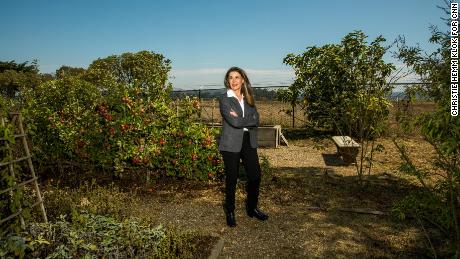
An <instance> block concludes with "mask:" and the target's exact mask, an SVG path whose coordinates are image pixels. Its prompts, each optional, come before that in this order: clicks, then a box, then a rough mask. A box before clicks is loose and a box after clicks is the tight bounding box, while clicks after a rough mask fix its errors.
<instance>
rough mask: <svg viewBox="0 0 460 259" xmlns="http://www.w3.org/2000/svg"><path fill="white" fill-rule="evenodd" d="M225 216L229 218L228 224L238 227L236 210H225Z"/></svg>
mask: <svg viewBox="0 0 460 259" xmlns="http://www.w3.org/2000/svg"><path fill="white" fill-rule="evenodd" d="M225 217H226V218H227V226H229V227H231V228H234V227H236V220H235V212H233V211H232V212H227V211H225Z"/></svg>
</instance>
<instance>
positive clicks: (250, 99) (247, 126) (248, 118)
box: [219, 67, 268, 227]
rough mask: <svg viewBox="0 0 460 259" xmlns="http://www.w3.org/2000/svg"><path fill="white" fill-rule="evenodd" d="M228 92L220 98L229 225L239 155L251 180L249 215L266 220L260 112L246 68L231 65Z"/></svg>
mask: <svg viewBox="0 0 460 259" xmlns="http://www.w3.org/2000/svg"><path fill="white" fill-rule="evenodd" d="M224 84H225V87H226V88H227V92H226V93H225V94H224V95H222V96H221V98H220V101H219V107H220V114H221V115H222V132H221V135H220V141H219V150H220V152H221V154H222V157H223V160H224V167H225V204H224V210H225V215H226V219H227V225H228V226H229V227H235V226H236V221H235V190H236V183H237V179H238V173H239V164H240V159H241V160H242V161H243V166H244V170H245V171H246V174H247V178H248V182H247V185H246V191H247V200H246V212H247V214H248V216H249V217H251V218H252V217H255V218H257V219H259V220H267V219H268V215H267V214H265V213H264V212H262V211H261V210H259V209H258V208H257V203H258V199H259V187H260V176H261V170H260V165H259V157H258V155H257V127H258V126H259V113H258V112H257V109H256V106H255V103H254V96H253V94H252V88H251V83H250V82H249V78H248V77H247V75H246V73H245V72H244V70H243V69H241V68H238V67H232V68H230V69H229V70H228V71H227V73H226V74H225V79H224Z"/></svg>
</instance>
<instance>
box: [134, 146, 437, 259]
mask: <svg viewBox="0 0 460 259" xmlns="http://www.w3.org/2000/svg"><path fill="white" fill-rule="evenodd" d="M379 143H381V144H382V145H383V146H384V147H385V151H384V152H381V153H377V154H376V157H375V160H376V163H375V167H374V169H373V172H372V173H371V175H370V176H369V177H368V178H367V179H368V180H369V181H368V184H367V186H366V187H365V188H359V187H358V185H357V182H356V172H355V166H354V165H348V166H347V165H344V164H343V163H341V160H340V159H339V158H338V157H337V156H336V155H335V152H336V150H335V147H334V145H333V143H332V141H331V140H328V139H326V140H323V141H322V142H321V144H322V149H316V148H315V144H314V143H313V141H311V140H298V141H291V142H290V147H286V146H281V147H280V148H278V149H259V155H260V156H261V157H263V156H265V157H267V158H268V160H269V162H270V165H271V170H269V171H268V172H264V173H263V182H262V186H261V194H260V203H259V206H260V208H261V209H262V210H264V211H265V212H267V213H268V214H269V216H270V218H269V220H268V221H266V222H259V221H257V220H256V219H253V218H249V217H248V216H246V214H245V210H244V199H245V193H244V181H240V182H239V185H238V188H237V196H236V198H237V204H236V207H237V208H236V220H237V227H236V228H228V227H227V226H226V225H225V215H224V211H223V209H222V200H223V190H224V186H223V185H222V184H212V183H200V182H183V183H181V184H178V183H175V184H167V183H163V184H158V185H156V186H155V187H154V188H155V191H154V192H153V193H151V194H148V195H146V196H144V197H143V199H144V200H143V205H142V206H138V207H136V208H134V213H135V214H139V215H141V214H144V215H145V214H148V215H150V217H152V218H154V219H156V220H157V221H158V222H159V223H162V224H165V225H166V224H172V225H174V226H177V227H179V228H180V229H183V230H191V231H195V232H198V233H200V234H203V235H211V236H219V237H221V238H222V239H223V240H224V247H223V250H222V251H221V254H220V256H219V258H395V257H398V258H425V257H429V255H430V253H429V250H428V249H427V248H426V247H427V246H426V244H425V242H426V241H425V238H424V234H423V232H422V230H421V229H420V228H419V227H418V226H417V224H415V222H412V221H404V222H402V221H399V220H398V219H396V218H395V217H394V216H392V215H391V214H390V213H389V212H390V210H391V206H392V203H393V202H394V201H397V200H399V199H401V198H402V197H403V196H404V195H405V194H406V193H407V192H408V190H410V189H412V188H416V187H415V186H414V185H413V183H411V182H410V181H409V180H408V179H406V178H404V177H402V176H401V175H400V174H399V173H397V168H398V166H399V161H400V160H399V156H398V155H397V152H396V149H395V147H394V144H393V143H392V141H391V140H389V139H382V140H380V141H379ZM405 144H406V145H407V147H408V149H409V150H411V151H417V150H419V151H420V150H424V152H415V154H416V155H415V157H413V158H414V160H415V161H416V162H417V163H419V162H420V163H423V161H426V158H427V157H429V156H431V155H434V154H433V153H432V152H431V151H429V150H430V149H429V147H425V146H423V144H422V143H421V142H419V141H418V140H417V139H411V140H406V141H405ZM344 208H346V209H350V208H351V209H365V210H374V211H380V212H384V213H388V215H373V214H359V213H354V212H346V211H343V209H344Z"/></svg>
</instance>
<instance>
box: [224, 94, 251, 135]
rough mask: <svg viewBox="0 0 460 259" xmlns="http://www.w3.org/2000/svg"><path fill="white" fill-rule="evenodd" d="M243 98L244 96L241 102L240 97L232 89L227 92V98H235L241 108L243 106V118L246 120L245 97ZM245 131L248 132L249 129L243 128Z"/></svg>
mask: <svg viewBox="0 0 460 259" xmlns="http://www.w3.org/2000/svg"><path fill="white" fill-rule="evenodd" d="M241 96H242V97H243V98H241V101H240V99H238V97H237V96H236V94H235V92H233V90H232V89H228V90H227V97H235V98H236V100H238V103H239V104H240V106H241V110H242V111H243V118H244V95H243V94H241ZM243 130H244V131H248V129H247V128H243Z"/></svg>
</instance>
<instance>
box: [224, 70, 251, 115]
mask: <svg viewBox="0 0 460 259" xmlns="http://www.w3.org/2000/svg"><path fill="white" fill-rule="evenodd" d="M231 72H238V73H239V74H240V75H241V77H242V78H243V80H244V84H243V85H242V90H243V94H244V96H245V97H246V101H247V102H248V104H249V105H250V106H252V107H254V105H255V102H254V94H253V92H252V86H251V82H250V81H249V78H248V75H246V72H244V70H243V69H241V68H239V67H231V68H230V69H228V71H227V73H226V74H225V79H224V85H225V87H227V89H231V88H230V83H229V82H228V75H229V74H230V73H231Z"/></svg>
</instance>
